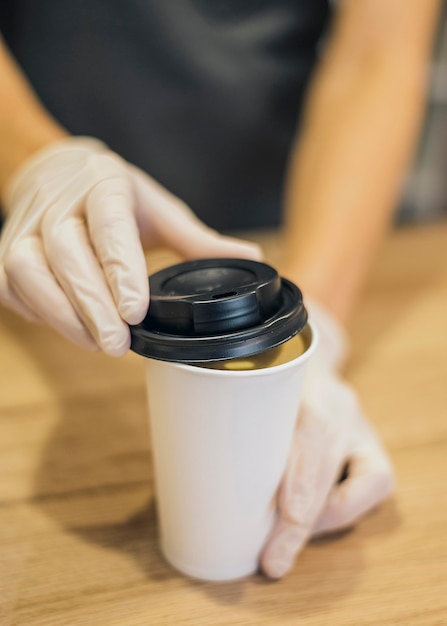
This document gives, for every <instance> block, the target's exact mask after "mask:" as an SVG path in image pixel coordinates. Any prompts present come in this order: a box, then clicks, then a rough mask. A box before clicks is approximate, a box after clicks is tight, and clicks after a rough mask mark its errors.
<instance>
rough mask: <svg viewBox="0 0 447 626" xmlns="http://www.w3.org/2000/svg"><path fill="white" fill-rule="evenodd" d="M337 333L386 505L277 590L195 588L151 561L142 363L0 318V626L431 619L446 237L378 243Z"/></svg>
mask: <svg viewBox="0 0 447 626" xmlns="http://www.w3.org/2000/svg"><path fill="white" fill-rule="evenodd" d="M266 243H267V246H268V249H269V250H270V259H271V260H272V261H273V262H274V260H275V258H276V255H275V253H277V252H278V251H277V250H276V249H275V245H274V240H271V239H269V238H267V240H266ZM164 262H166V258H165V257H157V258H156V259H155V260H154V263H155V264H156V265H157V264H158V265H160V264H162V263H164ZM352 335H353V352H352V359H351V363H350V366H349V369H348V377H349V379H350V380H351V381H352V383H354V385H355V386H356V388H357V389H358V391H359V393H360V395H361V397H362V400H363V403H364V406H365V408H366V410H367V412H368V414H369V415H370V416H372V418H373V419H374V421H375V423H376V425H377V428H378V429H379V431H380V432H381V435H382V436H383V438H384V440H385V441H386V443H387V445H388V447H389V449H390V450H391V453H392V456H393V459H394V463H395V466H396V470H397V476H398V481H399V490H398V493H397V496H396V498H395V499H394V500H393V501H391V502H389V503H387V504H386V505H385V506H384V507H382V508H381V509H380V510H378V511H376V512H374V513H372V514H371V515H370V516H369V517H368V518H367V519H366V520H364V521H363V523H362V524H360V525H359V526H358V527H357V528H356V529H355V530H353V531H352V532H349V533H346V534H343V535H341V536H337V537H334V538H331V539H327V540H324V541H323V540H320V541H318V542H314V543H312V544H311V545H309V546H308V547H307V548H306V549H305V550H304V552H303V553H302V555H301V557H300V559H299V560H298V562H297V563H296V566H295V568H294V570H293V572H292V573H291V575H289V576H288V577H287V578H286V579H285V580H283V581H280V582H276V583H271V582H268V581H266V580H265V579H264V578H262V577H261V576H254V577H252V578H249V579H247V580H244V581H242V582H237V583H228V584H208V583H200V582H196V581H193V580H188V579H187V578H184V577H182V576H181V575H179V574H177V573H176V572H175V571H173V570H172V569H170V568H169V567H168V566H167V565H166V564H165V563H164V561H163V560H162V558H161V557H160V555H159V552H158V549H157V542H156V522H155V510H154V503H153V478H152V468H151V460H150V451H149V450H150V444H149V438H148V432H147V421H146V405H145V389H144V378H143V363H142V360H141V359H140V358H138V357H136V356H135V355H133V354H129V355H128V356H126V357H125V358H123V359H120V360H114V359H111V358H107V357H105V356H103V355H98V354H96V355H92V354H84V353H83V352H82V351H81V350H78V349H77V348H76V347H72V346H71V345H68V344H67V343H66V342H64V341H63V340H62V339H59V338H58V337H57V336H56V335H55V334H54V333H53V332H52V331H50V330H47V329H44V328H39V327H36V326H31V325H28V324H26V323H24V322H22V321H20V320H19V319H16V318H15V317H14V316H13V315H11V314H9V313H7V312H6V311H3V310H2V311H1V313H0V381H1V383H0V385H1V386H0V389H1V393H0V624H1V626H43V625H45V626H49V625H51V626H64V625H69V626H77V625H81V624H82V625H83V626H84V625H88V626H90V625H91V626H115V625H117V626H118V625H119V626H147V625H150V626H158V625H169V626H171V625H172V626H174V625H175V626H177V625H185V626H186V625H189V626H202V625H203V626H214V625H222V626H224V625H225V626H227V625H233V624H235V625H253V626H262V625H265V624H269V625H274V626H286V625H292V624H293V625H294V626H299V625H302V624H303V625H304V624H305V625H306V626H312V625H314V624H322V625H326V624H330V625H331V626H337V625H343V626H350V625H352V626H359V625H363V624H365V625H366V624H370V625H374V626H380V625H381V624H391V625H393V626H394V625H400V624H404V625H405V626H417V625H424V626H427V625H435V624H436V625H446V624H447V410H446V409H447V226H430V227H423V228H422V227H418V228H414V229H406V230H401V231H398V232H396V233H394V234H393V235H392V236H391V237H390V240H389V241H388V242H387V243H386V245H385V247H384V250H383V254H382V255H381V257H380V260H379V262H378V264H377V266H376V268H375V271H374V275H373V279H372V281H371V283H370V285H369V288H368V290H367V292H366V293H365V294H364V297H363V299H362V302H361V304H360V307H359V309H358V312H357V315H356V318H355V320H354V322H353V325H352Z"/></svg>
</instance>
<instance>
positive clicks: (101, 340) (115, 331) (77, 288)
mask: <svg viewBox="0 0 447 626" xmlns="http://www.w3.org/2000/svg"><path fill="white" fill-rule="evenodd" d="M61 200H62V201H63V200H64V199H63V198H62V197H61ZM67 201H68V200H67ZM42 232H43V244H44V249H45V254H46V257H47V259H48V263H49V266H50V269H51V270H52V272H53V274H54V275H55V276H56V279H57V281H58V283H59V284H60V285H61V287H62V289H63V291H64V292H65V294H66V295H67V297H68V299H69V300H70V302H71V304H72V305H73V308H74V310H75V311H76V313H77V315H78V316H79V318H80V319H81V320H82V322H83V323H84V324H85V325H86V326H87V328H88V330H89V331H90V333H91V334H92V335H93V337H94V338H95V340H96V342H97V344H98V345H99V347H100V348H101V349H102V350H104V352H105V353H106V354H109V355H110V356H122V355H123V354H125V353H126V352H127V350H128V349H129V347H130V332H129V327H128V326H127V324H125V323H124V321H123V320H122V319H121V317H120V315H119V313H118V311H117V308H116V305H115V302H114V300H113V297H112V294H111V292H110V289H109V287H108V285H107V282H106V280H105V277H104V273H103V271H102V269H101V266H100V265H99V262H98V259H97V258H96V256H95V254H94V252H93V249H92V247H91V245H90V241H89V237H88V234H87V231H86V229H85V224H84V222H83V220H82V219H81V218H76V217H68V218H65V219H64V218H61V210H60V208H59V207H58V206H57V205H55V206H54V207H53V208H52V209H51V210H50V211H48V212H47V214H46V216H45V219H44V221H43V224H42Z"/></svg>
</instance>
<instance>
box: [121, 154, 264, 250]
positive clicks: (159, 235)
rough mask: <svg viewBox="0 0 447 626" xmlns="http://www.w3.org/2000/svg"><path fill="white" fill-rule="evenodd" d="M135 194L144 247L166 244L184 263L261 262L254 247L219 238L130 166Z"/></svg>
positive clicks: (176, 201) (165, 190) (185, 208)
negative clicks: (229, 259)
mask: <svg viewBox="0 0 447 626" xmlns="http://www.w3.org/2000/svg"><path fill="white" fill-rule="evenodd" d="M131 173H132V175H133V179H134V184H135V193H136V206H137V212H136V218H137V222H138V226H139V228H140V233H141V238H142V241H143V244H145V245H154V244H164V245H166V246H168V247H170V248H171V249H172V250H174V251H175V252H177V253H179V254H180V255H181V256H182V257H184V258H185V259H198V258H206V257H237V258H245V259H253V260H256V261H260V260H261V259H262V251H261V248H260V246H258V245H257V244H255V243H252V242H249V241H244V240H241V239H236V238H235V237H226V236H223V235H220V234H219V233H217V232H216V231H215V230H212V229H211V228H209V227H208V226H206V225H205V224H204V223H203V222H202V221H200V220H199V219H198V218H197V217H196V215H194V213H193V212H192V211H191V209H190V208H189V207H188V206H187V205H186V204H184V203H183V202H182V201H181V200H180V199H179V198H177V197H176V196H174V195H173V194H171V193H170V192H169V191H168V190H167V189H165V188H164V187H163V186H162V185H160V184H159V183H157V182H156V181H155V180H154V179H153V178H151V177H150V176H148V175H147V174H146V173H145V172H143V171H142V170H140V169H139V168H137V167H135V166H131Z"/></svg>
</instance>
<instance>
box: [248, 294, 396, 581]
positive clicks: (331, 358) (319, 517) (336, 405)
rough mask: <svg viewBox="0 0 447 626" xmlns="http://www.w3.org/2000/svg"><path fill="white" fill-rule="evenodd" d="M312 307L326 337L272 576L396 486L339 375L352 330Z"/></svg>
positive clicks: (283, 502)
mask: <svg viewBox="0 0 447 626" xmlns="http://www.w3.org/2000/svg"><path fill="white" fill-rule="evenodd" d="M307 305H308V309H309V311H310V319H311V320H312V322H313V324H314V325H315V326H316V327H317V329H318V332H319V336H320V342H319V345H318V347H317V350H316V352H315V354H314V356H313V357H312V359H311V362H310V363H309V371H308V375H307V380H306V385H305V387H304V389H305V391H304V396H303V402H302V408H301V410H300V415H299V417H298V422H297V427H296V431H295V438H294V443H293V446H292V451H291V455H290V459H289V463H288V466H287V470H286V473H285V476H284V478H283V481H282V484H281V487H280V491H279V498H278V504H279V516H278V519H277V523H276V525H275V528H274V529H273V532H272V534H271V536H270V538H269V540H268V543H267V545H266V547H265V550H264V552H263V555H262V559H261V564H262V569H263V570H264V572H265V573H266V574H267V575H268V576H270V577H272V578H280V577H281V576H283V575H284V574H286V573H287V572H288V571H289V570H290V568H291V567H292V565H293V563H294V561H295V559H296V557H297V555H298V553H299V552H300V551H301V550H302V548H303V547H304V545H305V544H306V542H307V541H308V540H309V539H310V538H311V537H312V536H314V535H317V534H320V533H327V532H331V531H337V530H342V529H345V528H348V527H350V526H352V525H353V524H355V523H356V522H357V521H358V520H359V519H360V517H362V516H363V515H364V514H365V513H367V512H368V511H370V510H371V509H372V508H374V507H375V506H376V505H378V504H379V503H380V502H382V501H383V500H384V499H385V498H387V497H388V496H389V495H390V494H391V493H392V491H393V488H394V478H393V471H392V467H391V463H390V460H389V458H388V456H387V454H386V452H385V450H384V448H383V447H382V444H381V443H380V441H379V439H378V437H377V435H376V433H375V432H374V429H373V427H372V426H371V424H369V422H368V421H367V419H366V418H365V416H364V414H363V411H362V408H361V406H360V404H359V402H358V399H357V397H356V394H355V393H354V391H353V390H352V389H351V388H350V387H349V386H348V385H347V384H346V383H345V382H344V381H343V380H342V379H341V378H340V376H339V373H338V371H339V368H340V366H341V363H342V359H343V358H344V355H345V354H346V351H347V350H346V346H347V341H346V337H345V335H344V332H343V330H342V329H341V328H340V326H339V325H338V323H337V322H336V321H335V320H334V319H333V318H332V317H331V316H330V315H329V314H328V313H327V312H326V311H324V310H323V309H322V308H321V307H319V306H318V305H317V304H316V303H312V302H311V303H310V304H309V303H307ZM342 474H346V476H344V477H343V478H344V480H342V481H341V482H340V480H339V479H340V477H341V476H342Z"/></svg>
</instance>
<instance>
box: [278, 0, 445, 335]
mask: <svg viewBox="0 0 447 626" xmlns="http://www.w3.org/2000/svg"><path fill="white" fill-rule="evenodd" d="M339 5H340V8H339V9H338V11H337V15H336V18H335V23H334V25H333V27H332V32H331V35H330V37H329V41H328V44H327V47H326V49H325V52H324V57H323V59H322V62H321V63H320V66H319V68H318V71H317V72H316V75H315V78H314V80H313V83H312V85H311V88H310V93H309V96H308V100H307V106H306V110H305V112H304V117H303V120H302V122H301V132H300V133H299V137H298V139H297V141H296V143H295V147H294V149H293V152H292V155H291V159H290V166H289V171H288V177H287V178H288V184H287V189H286V216H285V225H284V258H283V262H282V267H281V269H282V271H283V273H284V274H285V275H288V276H289V277H290V278H291V279H292V280H295V282H297V283H298V284H299V285H300V286H301V287H302V289H303V291H304V293H305V294H307V295H310V296H312V297H313V298H314V299H315V300H317V301H319V302H320V303H321V304H322V305H324V306H325V307H326V309H328V310H330V311H331V312H332V313H333V314H334V315H335V316H336V317H337V318H338V319H339V320H340V321H341V322H342V323H346V322H347V321H348V319H349V316H350V314H351V311H352V309H353V305H354V303H355V300H356V297H357V295H358V293H359V291H360V290H361V288H362V286H363V284H364V282H365V280H366V278H367V276H368V271H369V268H370V266H371V263H372V261H373V259H374V257H375V255H376V253H377V251H378V250H379V248H380V243H381V241H382V240H383V238H384V236H385V234H386V231H387V228H388V226H389V224H390V222H391V220H392V216H393V213H394V211H395V208H396V205H397V202H398V198H399V194H400V190H401V186H402V182H403V179H404V176H405V171H406V169H407V167H408V165H409V162H410V160H411V156H412V153H413V148H414V145H415V142H416V139H417V137H418V131H419V128H420V125H421V120H422V115H423V110H424V102H425V95H426V89H427V77H428V62H429V57H430V52H431V46H432V41H433V34H434V31H435V25H436V21H437V17H438V14H439V8H440V3H439V1H438V0H393V2H389V0H344V1H343V2H340V3H339Z"/></svg>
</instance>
